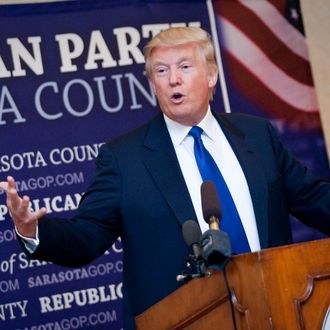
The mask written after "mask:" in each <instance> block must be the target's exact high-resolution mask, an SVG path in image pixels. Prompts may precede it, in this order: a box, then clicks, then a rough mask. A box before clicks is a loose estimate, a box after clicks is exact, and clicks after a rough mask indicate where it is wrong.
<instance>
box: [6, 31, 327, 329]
mask: <svg viewBox="0 0 330 330" xmlns="http://www.w3.org/2000/svg"><path fill="white" fill-rule="evenodd" d="M145 56H146V69H147V73H148V75H149V78H150V81H151V83H152V86H153V88H154V91H155V94H156V96H157V98H158V101H159V105H160V108H161V110H162V113H160V114H158V115H156V117H155V118H154V119H153V120H151V122H149V123H147V124H146V125H144V126H143V127H141V128H139V129H137V130H135V131H134V132H131V133H130V134H128V135H126V136H124V137H122V138H119V139H117V140H115V141H112V142H110V143H107V144H105V145H104V146H102V148H101V149H100V153H99V156H98V159H97V169H96V172H95V175H94V178H93V180H92V182H91V184H90V186H89V187H88V189H87V191H86V193H85V195H84V196H83V198H82V201H81V203H80V206H79V209H78V212H77V214H76V216H74V217H73V218H72V219H69V220H66V219H53V218H51V217H47V216H46V210H45V209H40V210H38V211H36V212H31V211H30V210H29V208H28V203H29V198H28V197H27V196H24V197H23V198H20V197H19V196H18V194H17V192H16V190H15V181H14V179H13V178H12V177H9V178H8V180H7V182H2V183H1V187H2V188H4V189H5V190H6V191H7V204H8V208H9V210H10V212H11V215H12V218H13V220H14V223H15V226H16V230H17V232H18V234H19V235H20V236H21V237H22V239H21V240H20V242H21V244H22V246H23V248H24V249H25V251H26V253H27V254H28V255H29V256H30V257H31V258H38V259H42V260H48V261H52V262H54V263H57V264H60V265H65V266H81V265H84V264H86V263H89V262H91V261H92V260H94V259H95V258H97V257H98V256H100V255H102V254H103V253H104V252H105V250H107V249H108V248H109V247H110V246H111V245H112V244H113V243H114V242H115V240H116V239H117V238H118V237H119V236H120V237H121V239H122V245H123V251H124V273H123V283H124V328H125V329H134V317H135V316H136V315H138V314H140V313H141V312H143V311H144V310H145V309H147V308H148V307H150V306H151V305H153V304H154V303H156V302H157V301H159V300H161V299H162V298H164V297H165V296H166V295H168V294H169V293H171V292H172V291H174V290H175V289H176V288H178V286H179V285H180V284H178V283H177V281H176V275H178V274H179V273H181V271H182V268H183V260H184V257H185V256H187V255H188V254H189V253H190V251H189V248H188V246H187V245H186V244H185V242H184V240H183V237H182V224H183V223H184V222H185V221H186V220H188V219H194V220H196V221H197V222H198V223H199V225H200V227H201V229H202V231H205V229H208V226H207V225H206V224H205V222H204V220H203V217H202V210H201V203H200V185H201V183H202V178H201V175H200V173H199V169H198V167H197V164H196V162H195V156H194V147H193V146H194V140H193V138H192V136H190V135H189V131H190V129H191V127H192V126H197V125H198V126H199V127H201V128H202V129H203V134H202V140H203V142H204V144H205V146H206V148H207V149H208V150H209V152H210V154H211V155H212V156H213V158H214V160H215V162H216V164H217V166H218V167H219V168H220V170H221V172H222V175H223V177H224V178H225V181H226V182H227V185H228V187H229V191H230V193H231V195H232V197H233V199H234V201H235V204H236V208H237V211H238V213H239V216H240V218H241V221H242V224H243V227H244V230H245V232H246V236H247V240H248V244H249V249H250V250H251V251H256V250H259V249H263V248H267V247H273V246H278V245H282V244H289V243H291V242H292V237H291V228H290V223H289V218H288V217H289V214H290V213H291V214H293V215H294V216H296V217H297V218H299V219H301V220H302V221H303V222H304V223H306V224H307V225H309V226H312V227H314V228H316V229H318V230H320V231H322V232H324V233H326V234H329V233H330V184H329V182H327V181H325V180H321V179H319V178H316V177H314V176H313V175H312V174H311V173H310V172H309V171H308V170H307V169H306V168H305V167H304V166H303V165H301V164H300V163H299V162H297V160H295V159H294V157H293V156H292V155H291V154H290V152H289V151H287V150H286V149H285V148H284V147H283V145H282V144H281V142H280V141H279V140H278V139H277V137H276V134H275V132H274V130H273V128H272V127H271V126H270V124H269V123H268V122H267V121H265V120H263V119H259V118H254V117H251V116H246V115H239V114H216V113H213V112H212V111H211V110H210V107H209V101H210V99H211V98H212V93H213V89H214V87H215V85H216V82H217V74H218V71H217V65H216V62H215V58H214V51H213V47H212V44H211V42H210V38H209V36H208V34H207V33H206V32H205V31H203V30H201V29H199V28H174V29H169V30H166V31H163V32H161V33H160V34H158V35H157V36H156V37H155V38H153V39H152V40H151V42H150V43H149V44H148V45H147V46H146V48H145ZM59 242H60V244H59Z"/></svg>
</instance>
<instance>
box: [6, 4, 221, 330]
mask: <svg viewBox="0 0 330 330" xmlns="http://www.w3.org/2000/svg"><path fill="white" fill-rule="evenodd" d="M187 6H189V10H187ZM0 16H1V26H2V27H3V28H2V29H1V31H0V131H1V140H0V143H1V154H0V175H1V178H2V180H3V179H5V178H6V176H7V175H12V176H14V177H15V179H16V180H17V188H18V191H19V193H20V194H21V195H24V194H26V195H28V196H30V198H31V207H32V208H33V209H39V208H41V207H43V206H46V207H47V209H48V212H49V213H50V214H51V215H54V216H59V217H69V216H70V215H72V214H73V213H74V211H75V209H76V208H77V206H78V203H79V200H80V198H81V195H82V194H83V193H84V190H85V189H86V186H87V184H88V182H89V180H90V178H91V176H92V174H93V170H94V166H95V165H94V160H95V158H96V156H97V153H98V149H99V147H100V145H102V144H103V143H104V142H106V141H108V140H110V139H112V138H114V137H116V136H118V135H120V134H123V133H125V132H127V131H129V130H131V129H133V128H134V127H137V126H139V125H141V124H142V123H144V122H145V121H147V120H148V119H150V118H151V117H153V116H154V115H155V114H156V112H157V111H159V109H158V106H157V103H156V98H155V95H154V94H153V92H152V89H151V87H150V85H149V83H148V80H147V78H146V75H145V72H144V58H143V54H142V49H143V46H144V45H145V43H146V42H147V41H148V40H149V39H150V38H151V37H152V36H153V35H155V34H156V33H157V32H159V31H160V30H161V29H164V28H167V27H169V26H174V25H184V26H185V25H197V26H202V27H203V28H205V29H207V30H209V31H210V23H209V14H208V9H207V5H206V3H205V2H204V1H193V2H191V1H190V2H189V4H188V3H187V2H180V1H175V2H174V1H173V2H171V1H166V2H165V1H155V2H152V1H150V2H148V3H144V2H143V3H142V2H134V1H126V2H123V1H120V5H119V2H118V1H112V2H109V1H108V2H103V1H92V2H90V1H86V2H65V3H56V4H47V5H45V4H42V5H20V6H2V7H0ZM219 100H220V94H219V96H218V98H217V100H215V102H217V104H220V106H221V102H220V101H219ZM0 197H1V200H0V328H1V329H6V330H14V329H16V330H18V329H20V330H23V329H24V330H43V329H47V330H48V329H63V330H64V329H65V330H67V329H87V328H94V329H121V328H122V313H121V302H122V267H123V265H122V251H121V244H120V240H118V241H117V242H116V244H115V245H114V246H113V247H112V248H111V249H110V250H109V251H108V252H107V253H106V255H104V256H102V257H101V258H99V259H98V260H96V261H95V262H94V263H92V264H90V265H87V266H85V267H83V268H79V269H68V268H63V267H59V266H56V265H53V264H50V263H46V262H38V261H29V260H28V259H27V258H26V256H25V254H24V253H23V252H21V250H20V248H19V246H18V244H17V242H16V238H15V233H14V229H13V225H12V222H11V220H10V217H9V214H8V210H7V207H6V204H5V195H4V193H3V192H1V195H0ZM58 244H61V242H58ZM91 244H92V242H91Z"/></svg>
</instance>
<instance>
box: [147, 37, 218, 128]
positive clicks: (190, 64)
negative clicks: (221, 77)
mask: <svg viewBox="0 0 330 330" xmlns="http://www.w3.org/2000/svg"><path fill="white" fill-rule="evenodd" d="M150 67H151V75H150V80H151V83H152V85H153V88H154V91H155V94H156V96H157V99H158V102H159V105H160V108H161V110H162V111H163V113H165V114H166V115H167V116H168V117H169V118H171V119H172V120H174V121H176V122H178V123H180V124H183V125H188V126H193V125H196V124H198V123H199V122H200V121H201V120H202V119H203V118H204V116H205V114H206V112H207V109H208V104H209V91H210V88H212V87H214V86H215V84H216V82H217V69H216V68H215V67H214V68H210V67H209V66H208V65H207V64H206V61H205V59H204V58H203V57H202V55H201V52H200V51H199V48H198V46H197V45H196V44H193V43H188V44H185V45H180V46H174V47H157V48H155V49H154V50H153V51H152V53H151V57H150Z"/></svg>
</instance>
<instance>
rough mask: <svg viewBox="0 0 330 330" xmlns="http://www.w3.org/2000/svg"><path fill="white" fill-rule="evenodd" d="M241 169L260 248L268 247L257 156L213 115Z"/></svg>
mask: <svg viewBox="0 0 330 330" xmlns="http://www.w3.org/2000/svg"><path fill="white" fill-rule="evenodd" d="M214 115H215V117H216V118H217V119H218V122H219V124H220V126H221V128H222V130H223V132H224V134H225V135H226V137H227V139H228V141H229V143H230V145H231V147H232V148H233V150H234V152H235V154H236V157H237V159H238V161H239V163H240V165H241V167H242V169H243V172H244V175H245V177H246V180H247V183H248V186H249V191H250V194H251V198H252V203H253V208H254V213H255V217H256V222H257V228H258V233H259V239H260V245H261V248H265V247H267V246H268V220H267V219H268V210H267V205H268V184H267V181H266V177H265V175H264V171H263V169H262V167H261V166H260V164H261V162H260V161H259V160H258V154H257V151H256V150H255V148H254V147H253V145H252V144H250V143H249V142H248V138H247V137H246V136H245V134H244V133H242V132H241V131H240V130H238V129H237V128H236V127H235V126H234V125H232V124H231V123H230V122H228V121H227V120H226V119H225V118H224V117H223V116H221V115H219V114H214Z"/></svg>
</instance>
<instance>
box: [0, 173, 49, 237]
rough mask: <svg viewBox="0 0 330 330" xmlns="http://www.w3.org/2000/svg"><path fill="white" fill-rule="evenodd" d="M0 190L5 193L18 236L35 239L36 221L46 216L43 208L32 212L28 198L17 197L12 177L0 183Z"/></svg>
mask: <svg viewBox="0 0 330 330" xmlns="http://www.w3.org/2000/svg"><path fill="white" fill-rule="evenodd" d="M0 188H2V189H3V190H5V191H6V194H7V207H8V210H9V212H10V215H11V217H12V219H13V221H14V224H15V226H16V230H17V231H18V232H19V233H20V235H22V236H24V237H28V238H36V231H37V226H38V221H39V219H40V218H42V217H43V216H45V215H46V214H47V210H46V208H45V207H43V208H41V209H40V210H38V211H35V212H33V211H32V210H31V208H30V206H29V203H30V198H29V197H28V196H23V197H22V198H21V197H20V196H19V195H18V193H17V190H16V183H15V180H14V178H13V177H11V176H8V177H7V181H3V182H0Z"/></svg>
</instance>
